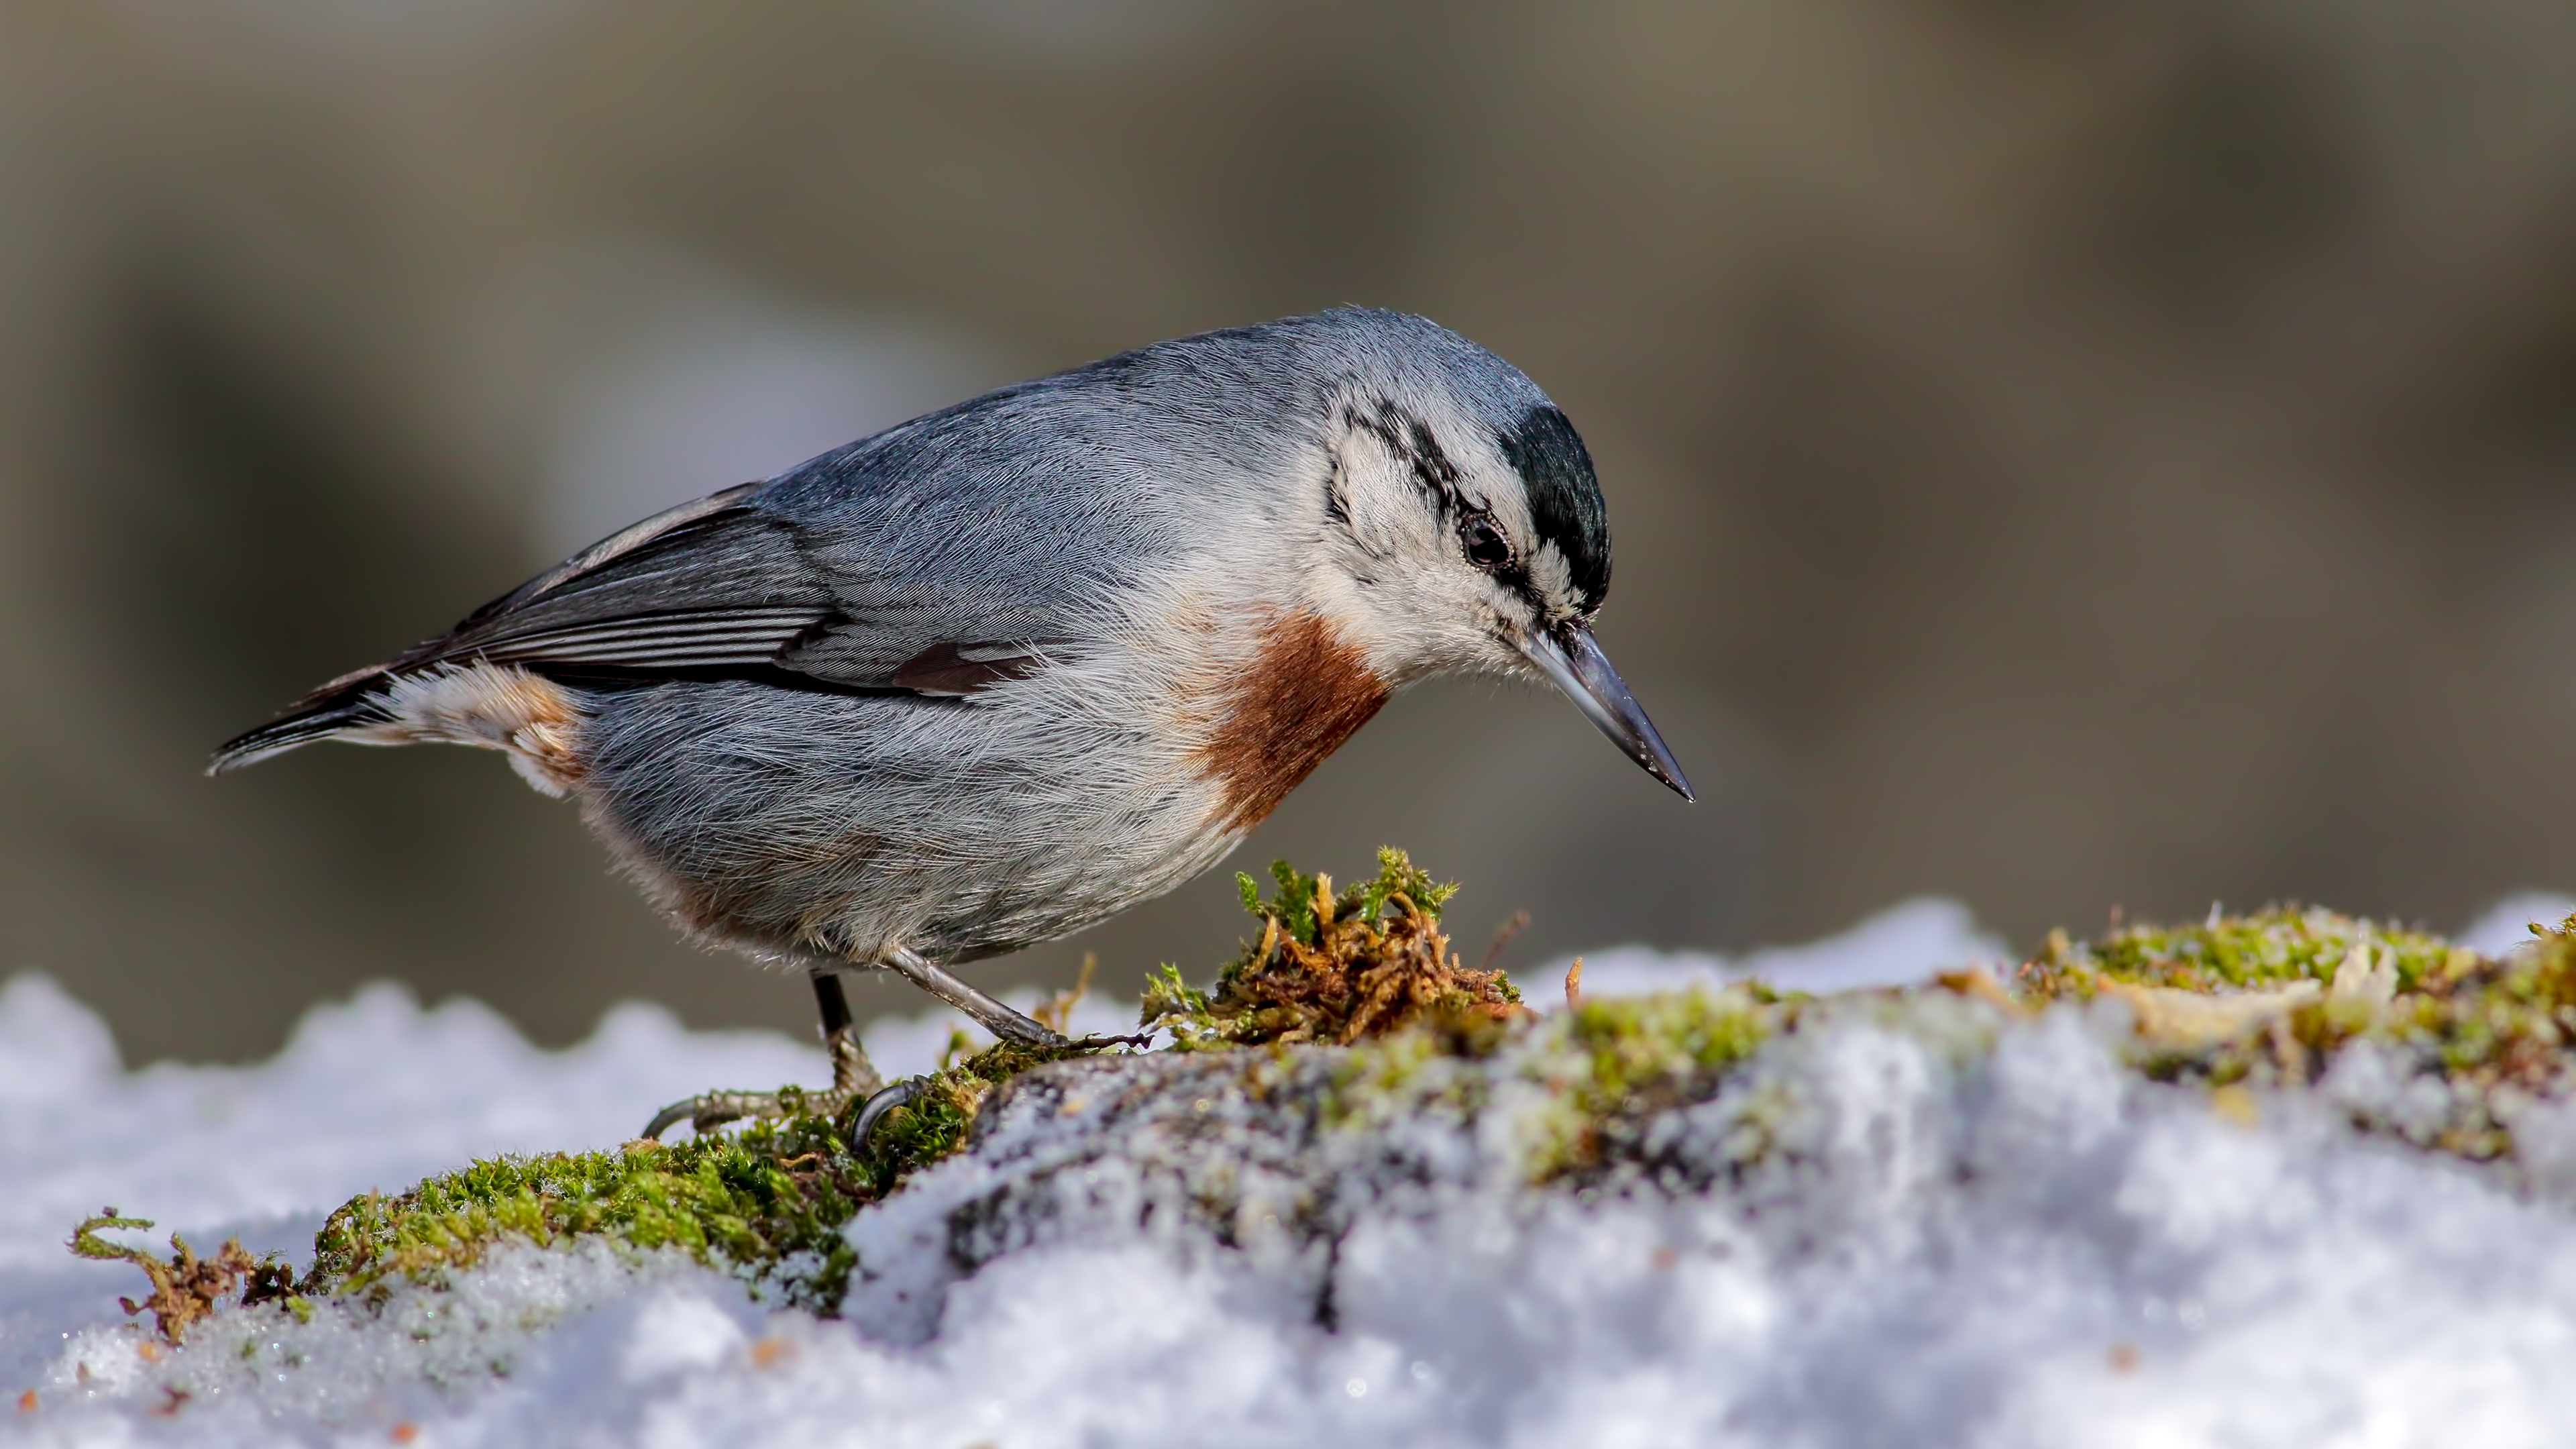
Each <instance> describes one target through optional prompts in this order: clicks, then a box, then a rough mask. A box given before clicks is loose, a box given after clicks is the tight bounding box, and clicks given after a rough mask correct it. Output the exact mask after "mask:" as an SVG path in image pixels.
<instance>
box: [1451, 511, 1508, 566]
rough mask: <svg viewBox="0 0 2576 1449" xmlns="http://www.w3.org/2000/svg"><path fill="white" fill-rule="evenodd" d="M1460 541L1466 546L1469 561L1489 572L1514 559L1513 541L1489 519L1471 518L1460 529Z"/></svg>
mask: <svg viewBox="0 0 2576 1449" xmlns="http://www.w3.org/2000/svg"><path fill="white" fill-rule="evenodd" d="M1458 541H1459V542H1460V543H1462V544H1464V545H1465V546H1466V549H1467V562H1469V563H1471V564H1474V565H1475V566H1476V567H1478V568H1480V569H1483V570H1485V571H1486V572H1488V573H1491V572H1492V571H1494V570H1495V569H1498V568H1501V567H1502V566H1503V565H1505V564H1507V563H1510V562H1511V561H1512V541H1511V540H1510V539H1508V538H1505V537H1503V531H1502V530H1501V529H1499V528H1496V527H1494V525H1493V523H1492V522H1491V521H1489V520H1487V519H1482V518H1477V519H1471V520H1469V521H1468V524H1467V526H1466V527H1465V528H1462V529H1460V530H1458Z"/></svg>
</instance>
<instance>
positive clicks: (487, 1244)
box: [298, 1116, 879, 1311]
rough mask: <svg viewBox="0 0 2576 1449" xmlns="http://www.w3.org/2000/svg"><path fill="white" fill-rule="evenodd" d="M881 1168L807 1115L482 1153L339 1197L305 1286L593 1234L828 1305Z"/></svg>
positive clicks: (352, 1289) (417, 1272)
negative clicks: (561, 1148) (567, 1147)
mask: <svg viewBox="0 0 2576 1449" xmlns="http://www.w3.org/2000/svg"><path fill="white" fill-rule="evenodd" d="M873 1166H874V1165H873V1164H870V1163H866V1162H862V1161H859V1160H857V1159H854V1158H852V1157H851V1156H850V1154H849V1153H848V1152H847V1151H846V1150H845V1149H844V1148H843V1147H842V1145H841V1141H840V1137H839V1134H838V1132H837V1131H836V1130H835V1128H834V1126H833V1124H832V1123H830V1122H828V1121H826V1120H824V1119H822V1118H819V1117H812V1116H805V1117H796V1118H790V1119H788V1120H786V1121H784V1122H776V1123H756V1124H754V1125H753V1126H751V1127H749V1128H747V1129H745V1130H744V1131H742V1132H740V1133H737V1134H733V1135H729V1136H726V1135H715V1136H706V1137H698V1138H693V1139H690V1140H688V1141H685V1142H679V1143H673V1144H668V1145H665V1144H662V1143H657V1142H634V1143H629V1144H628V1145H627V1146H625V1147H623V1148H621V1149H619V1150H617V1151H614V1152H582V1153H551V1154H548V1155H545V1156H541V1157H504V1158H496V1159H492V1160H489V1161H481V1162H476V1163H474V1164H472V1165H470V1166H468V1167H465V1168H463V1169H461V1170H459V1171H456V1172H451V1173H446V1174H443V1175H441V1176H438V1177H433V1178H430V1179H429V1180H427V1181H425V1182H423V1183H421V1184H419V1185H418V1186H416V1187H414V1188H412V1189H411V1190H410V1191H408V1192H404V1193H401V1194H398V1195H396V1196H393V1197H380V1196H378V1195H376V1194H373V1193H369V1194H367V1195H365V1196H363V1197H357V1198H352V1199H351V1200H350V1201H349V1202H347V1203H346V1204H344V1205H342V1207H341V1208H340V1210H339V1211H337V1212H335V1213H333V1214H332V1215H331V1216H330V1218H329V1219H328V1220H327V1221H326V1222H325V1223H324V1224H323V1227H322V1231H321V1233H320V1234H319V1236H317V1237H316V1238H315V1240H314V1248H315V1256H314V1262H313V1267H312V1270H311V1271H310V1272H308V1273H307V1274H306V1275H305V1277H304V1281H303V1282H302V1283H301V1284H299V1285H298V1288H299V1290H300V1291H301V1292H303V1293H305V1294H307V1295H309V1296H314V1297H327V1296H345V1295H350V1294H360V1293H365V1292H367V1291H368V1290H369V1289H371V1288H373V1287H374V1286H376V1285H377V1284H379V1283H381V1282H383V1281H385V1280H386V1279H388V1278H390V1277H392V1276H394V1275H397V1274H399V1275H402V1276H404V1277H408V1278H412V1279H415V1280H428V1279H435V1278H437V1277H439V1276H441V1275H443V1274H445V1273H447V1272H450V1271H453V1270H455V1269H458V1268H464V1267H470V1266H472V1265H473V1264H474V1263H476V1262H479V1261H481V1260H482V1258H483V1257H484V1256H485V1255H486V1254H488V1253H489V1252H490V1251H491V1250H492V1249H493V1248H494V1247H495V1246H497V1245H498V1244H500V1243H503V1242H507V1241H524V1242H529V1243H534V1244H536V1245H538V1246H540V1247H545V1246H551V1245H553V1244H556V1243H559V1242H563V1241H566V1240H569V1239H572V1238H576V1237H584V1236H597V1237H601V1238H603V1239H606V1240H608V1241H611V1242H614V1243H617V1244H619V1245H620V1246H622V1247H625V1248H630V1249H633V1250H636V1251H639V1252H644V1251H651V1250H655V1249H675V1250H678V1251H681V1252H685V1253H688V1254H689V1255H691V1256H692V1257H695V1258H697V1259H698V1260H699V1261H701V1262H708V1263H718V1262H721V1263H723V1264H726V1265H728V1266H730V1267H732V1268H734V1269H735V1270H737V1271H739V1272H742V1273H743V1274H744V1275H745V1276H746V1277H748V1278H750V1279H752V1280H753V1281H755V1282H760V1283H772V1284H774V1285H775V1287H776V1288H777V1290H778V1291H779V1292H780V1294H781V1296H783V1297H784V1298H786V1299H787V1300H788V1301H790V1302H793V1303H798V1304H800V1305H802V1306H806V1307H811V1308H815V1309H818V1310H821V1311H829V1310H830V1309H831V1308H832V1307H833V1306H834V1305H836V1304H838V1302H839V1301H840V1296H841V1291H842V1289H843V1287H844V1286H846V1284H847V1282H848V1278H849V1271H850V1263H851V1256H850V1250H849V1247H848V1245H847V1244H845V1243H843V1242H842V1241H841V1237H840V1227H841V1225H842V1224H843V1223H845V1222H847V1221H848V1220H849V1219H850V1217H851V1215H852V1214H854V1213H856V1212H857V1211H858V1209H859V1206H860V1204H862V1203H864V1202H867V1201H871V1200H873V1199H874V1198H875V1197H876V1196H877V1195H878V1192H879V1186H878V1181H877V1177H876V1174H875V1172H874V1171H872V1168H873Z"/></svg>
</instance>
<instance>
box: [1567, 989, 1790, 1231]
mask: <svg viewBox="0 0 2576 1449" xmlns="http://www.w3.org/2000/svg"><path fill="white" fill-rule="evenodd" d="M1806 1000H1807V998H1803V997H1794V998H1782V997H1780V996H1777V995H1775V994H1773V993H1771V992H1770V991H1768V990H1766V989H1764V988H1762V987H1761V986H1759V985H1758V984H1748V985H1743V986H1733V987H1728V988H1726V989H1725V990H1722V991H1691V992H1683V993H1676V994H1673V995H1667V996H1643V997H1626V998H1614V999H1610V1000H1592V1001H1586V1002H1584V1003H1582V1004H1581V1005H1579V1006H1576V1007H1575V1008H1573V1009H1572V1010H1571V1011H1569V1012H1568V1013H1566V1014H1565V1016H1563V1017H1561V1018H1558V1019H1556V1021H1554V1022H1552V1023H1551V1026H1552V1027H1553V1029H1554V1030H1556V1031H1557V1032H1560V1033H1562V1037H1561V1042H1560V1043H1559V1044H1558V1046H1559V1049H1558V1050H1556V1051H1553V1052H1542V1053H1541V1054H1540V1055H1539V1057H1538V1060H1539V1061H1540V1062H1541V1063H1542V1064H1543V1067H1553V1068H1554V1070H1548V1071H1543V1073H1542V1075H1543V1079H1544V1080H1546V1081H1547V1084H1548V1085H1549V1087H1550V1088H1551V1089H1552V1090H1554V1091H1556V1092H1557V1093H1558V1094H1559V1098H1560V1102H1561V1112H1560V1115H1559V1119H1558V1121H1557V1122H1556V1123H1555V1124H1554V1126H1553V1129H1552V1130H1550V1131H1548V1132H1547V1133H1546V1140H1545V1141H1543V1142H1541V1143H1540V1144H1539V1145H1538V1147H1537V1149H1536V1151H1535V1153H1534V1156H1533V1174H1532V1175H1533V1177H1534V1178H1535V1179H1536V1180H1538V1181H1540V1182H1543V1183H1544V1182H1551V1181H1556V1180H1559V1179H1568V1178H1574V1179H1583V1178H1589V1177H1592V1176H1595V1175H1597V1174H1598V1172H1599V1171H1600V1170H1601V1169H1602V1168H1603V1167H1605V1166H1606V1165H1608V1164H1609V1163H1610V1162H1611V1161H1612V1160H1614V1159H1616V1158H1620V1157H1624V1156H1628V1155H1631V1154H1630V1152H1629V1151H1628V1149H1631V1148H1633V1147H1634V1146H1635V1143H1636V1140H1637V1137H1638V1128H1639V1127H1640V1125H1641V1124H1642V1123H1644V1122H1645V1121H1646V1120H1647V1119H1649V1118H1652V1117H1654V1116H1656V1115H1658V1114H1661V1113H1664V1112H1668V1111H1671V1110H1672V1109H1674V1108H1676V1107H1680V1106H1684V1105H1687V1104H1689V1103H1692V1102H1697V1101H1705V1100H1707V1099H1708V1098H1710V1097H1713V1096H1715V1095H1716V1094H1717V1091H1718V1089H1719V1087H1720V1086H1722V1085H1723V1084H1724V1082H1725V1080H1726V1078H1727V1076H1728V1074H1729V1073H1730V1072H1732V1071H1733V1070H1734V1069H1735V1068H1737V1067H1738V1066H1740V1065H1742V1064H1743V1063H1744V1062H1745V1061H1746V1060H1748V1059H1749V1058H1751V1057H1752V1055H1753V1054H1754V1052H1755V1051H1757V1050H1758V1049H1759V1048H1760V1047H1761V1046H1762V1044H1763V1043H1764V1042H1766V1041H1769V1040H1770V1039H1771V1038H1773V1037H1774V1036H1777V1035H1780V1034H1781V1033H1784V1032H1787V1031H1792V1030H1795V1029H1796V1027H1797V1025H1798V1022H1799V1018H1800V1016H1801V1015H1802V1014H1803V1012H1804V1010H1805V1002H1806ZM1569 1066H1570V1068H1571V1070H1570V1071H1568V1070H1566V1068H1568V1067H1569Z"/></svg>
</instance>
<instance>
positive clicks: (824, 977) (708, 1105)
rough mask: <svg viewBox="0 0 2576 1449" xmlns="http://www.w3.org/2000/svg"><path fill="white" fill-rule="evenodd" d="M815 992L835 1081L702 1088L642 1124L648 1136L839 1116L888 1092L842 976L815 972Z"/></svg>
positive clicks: (652, 1137) (824, 1044) (836, 1117)
mask: <svg viewBox="0 0 2576 1449" xmlns="http://www.w3.org/2000/svg"><path fill="white" fill-rule="evenodd" d="M814 997H815V1001H816V1002H817V1004H819V1005H820V1006H821V1008H822V1012H823V1050H824V1051H825V1052H827V1053H829V1054H830V1055H831V1058H832V1085H830V1086H829V1087H824V1088H820V1089H816V1088H813V1087H781V1088H779V1089H778V1090H777V1091H774V1092H701V1093H699V1094H698V1095H696V1096H694V1097H691V1098H689V1099H687V1100H686V1101H680V1102H673V1103H672V1104H671V1105H670V1106H668V1107H665V1108H663V1109H662V1110H661V1111H659V1112H656V1113H654V1114H653V1120H652V1122H651V1123H649V1124H647V1125H646V1127H645V1128H644V1136H645V1137H646V1138H647V1139H653V1140H658V1139H659V1138H660V1137H661V1135H662V1134H663V1133H664V1132H667V1131H669V1130H670V1129H671V1128H672V1127H674V1126H676V1125H678V1124H679V1123H682V1122H686V1123H688V1124H689V1125H690V1126H691V1127H692V1128H694V1129H695V1130H697V1131H699V1132H712V1131H714V1130H715V1129H717V1128H718V1127H721V1126H723V1125H725V1124H726V1123H728V1122H740V1121H743V1120H745V1119H746V1118H754V1119H760V1120H767V1121H775V1120H779V1119H783V1118H788V1117H796V1116H802V1115H806V1114H809V1113H810V1114H812V1115H814V1116H817V1117H828V1118H831V1119H833V1120H835V1121H837V1120H839V1118H840V1116H841V1114H842V1113H843V1112H846V1111H848V1110H849V1108H850V1104H851V1103H853V1102H863V1101H867V1100H869V1099H871V1098H873V1097H875V1096H877V1095H878V1094H879V1093H881V1092H882V1091H884V1090H885V1079H884V1078H883V1077H881V1076H879V1075H877V1069H876V1064H875V1063H873V1062H871V1061H869V1060H868V1053H867V1048H865V1047H863V1046H861V1045H860V1044H859V1030H858V1027H857V1025H856V1024H855V1023H853V1022H852V1021H851V1020H850V1007H849V1002H848V1001H847V1000H846V999H844V998H843V997H842V995H841V979H840V978H839V977H838V976H833V975H830V974H828V973H823V972H817V973H816V974H815V976H814Z"/></svg>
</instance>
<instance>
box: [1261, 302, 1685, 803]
mask: <svg viewBox="0 0 2576 1449" xmlns="http://www.w3.org/2000/svg"><path fill="white" fill-rule="evenodd" d="M1326 317H1327V318H1333V319H1336V320H1339V321H1341V322H1342V323H1343V324H1344V326H1345V327H1346V328H1347V329H1348V330H1349V331H1350V332H1351V333H1353V334H1355V335H1354V336H1351V337H1344V338H1340V339H1337V340H1338V341H1340V342H1341V343H1342V345H1341V346H1339V347H1337V348H1334V349H1332V353H1333V355H1334V356H1335V360H1336V362H1337V363H1338V365H1339V368H1340V371H1339V372H1338V374H1337V381H1336V383H1335V385H1334V386H1333V387H1331V388H1330V389H1329V390H1328V391H1327V394H1326V396H1327V402H1326V409H1327V415H1326V416H1325V417H1324V418H1323V419H1322V420H1321V421H1322V432H1321V439H1322V442H1323V446H1324V453H1325V457H1324V460H1323V465H1322V472H1323V474H1324V477H1323V479H1322V487H1323V498H1322V515H1321V516H1322V524H1321V537H1320V542H1321V545H1322V546H1321V548H1320V550H1319V552H1318V556H1317V558H1316V561H1315V567H1314V573H1313V576H1312V578H1311V579H1310V587H1311V588H1312V589H1313V591H1314V594H1315V595H1316V596H1317V597H1318V598H1319V600H1320V601H1321V602H1322V603H1323V605H1324V607H1325V609H1326V611H1327V612H1328V613H1329V614H1330V615H1331V616H1332V617H1333V619H1334V621H1335V623H1336V624H1337V625H1338V626H1339V627H1340V628H1341V629H1342V631H1343V632H1344V633H1345V634H1346V635H1347V636H1348V637H1350V638H1351V639H1352V641H1353V642H1354V643H1356V644H1358V645H1359V646H1360V647H1361V648H1362V649H1364V650H1365V651H1366V653H1367V654H1368V656H1369V658H1370V660H1371V663H1372V665H1373V667H1375V668H1376V669H1377V670H1378V672H1379V673H1381V674H1383V675H1384V676H1385V677H1386V678H1388V680H1389V681H1390V682H1394V683H1403V682H1407V681H1410V680H1413V679H1419V678H1423V677H1426V676H1428V675H1432V674H1438V673H1447V672H1453V671H1462V670H1463V671H1481V672H1487V673H1500V674H1509V675H1519V676H1522V677H1529V678H1539V679H1544V680H1546V681H1547V682H1549V683H1551V684H1553V685H1555V686H1556V687H1557V688H1558V689H1560V690H1562V691H1564V692H1565V695H1566V697H1567V698H1569V699H1571V700H1572V701H1573V702H1574V704H1575V706H1576V707H1577V708H1579V709H1581V710H1582V711H1583V713H1584V715H1585V716H1586V717H1587V718H1589V719H1590V720H1591V721H1592V722H1593V723H1594V724H1595V725H1597V726H1599V727H1600V729H1601V732H1602V733H1603V734H1606V735H1608V736H1609V737H1610V739H1611V741H1612V742H1613V743H1615V744H1617V745H1618V746H1619V747H1620V749H1621V750H1623V751H1625V752H1626V753H1627V755H1628V756H1629V758H1631V759H1633V760H1635V761H1636V762H1637V763H1638V764H1639V765H1641V766H1643V767H1644V768H1645V770H1646V772H1647V773H1649V774H1651V775H1653V776H1654V777H1655V778H1656V779H1658V780H1661V781H1663V782H1664V783H1665V784H1666V785H1669V786H1671V787H1672V788H1673V789H1674V790H1675V791H1677V792H1679V793H1680V794H1681V795H1682V797H1683V798H1684V799H1689V798H1692V797H1691V791H1690V786H1689V784H1688V783H1687V782H1686V781H1685V780H1684V779H1683V778H1682V772H1681V767H1680V766H1679V765H1677V764H1675V763H1674V761H1673V757H1672V752H1671V751H1670V750H1668V749H1666V748H1665V746H1664V742H1663V739H1662V737H1661V736H1660V735H1658V734H1657V733H1656V731H1655V727H1654V724H1653V722H1652V721H1650V720H1648V719H1647V718H1646V713H1645V711H1644V710H1643V709H1641V708H1639V707H1638V705H1637V702H1636V700H1635V699H1634V698H1632V697H1631V696H1630V695H1629V693H1628V688H1627V686H1626V685H1625V684H1623V683H1621V682H1620V679H1619V675H1618V672H1617V671H1616V670H1614V669H1612V668H1611V667H1610V661H1609V659H1608V658H1607V657H1606V656H1604V655H1603V654H1602V652H1601V646H1600V645H1599V644H1598V643H1596V642H1595V641H1594V639H1593V637H1592V618H1593V615H1594V614H1595V613H1596V612H1597V611H1598V610H1599V609H1600V607H1601V602H1602V600H1603V599H1604V598H1605V597H1607V596H1608V594H1609V591H1610V523H1609V517H1608V513H1607V511H1606V510H1605V509H1604V508H1603V506H1602V502H1601V487H1600V484H1599V482H1598V481H1597V480H1596V479H1595V478H1594V476H1593V471H1592V456H1591V454H1590V452H1589V451H1587V450H1586V449H1585V448H1584V446H1583V439H1582V437H1581V436H1580V435H1578V434H1577V433H1576V432H1575V430H1574V425H1573V424H1572V423H1571V422H1569V421H1567V420H1566V416H1565V414H1564V412H1563V411H1562V410H1560V409H1559V408H1558V407H1557V406H1556V404H1555V403H1553V402H1551V401H1549V399H1548V397H1547V395H1546V394H1545V393H1543V392H1541V391H1539V389H1538V386H1537V385H1536V384H1535V383H1533V382H1531V381H1530V380H1529V378H1527V377H1526V376H1524V375H1523V374H1522V373H1521V372H1520V371H1519V369H1517V368H1514V367H1513V366H1512V365H1511V364H1509V363H1507V362H1505V361H1503V360H1502V359H1501V358H1499V357H1496V356H1495V355H1494V354H1492V353H1490V352H1488V351H1486V350H1485V349H1483V348H1481V347H1478V346H1476V345H1475V344H1474V343H1471V342H1468V341H1467V340H1466V339H1464V338H1462V337H1459V336H1458V335H1456V334H1455V333H1452V332H1449V331H1446V330H1445V329H1442V328H1440V327H1437V326H1435V325H1434V324H1432V323H1429V322H1426V321H1424V320H1422V319H1420V318H1417V317H1407V316H1402V315H1400V314H1393V313H1382V312H1369V313H1341V314H1326Z"/></svg>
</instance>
